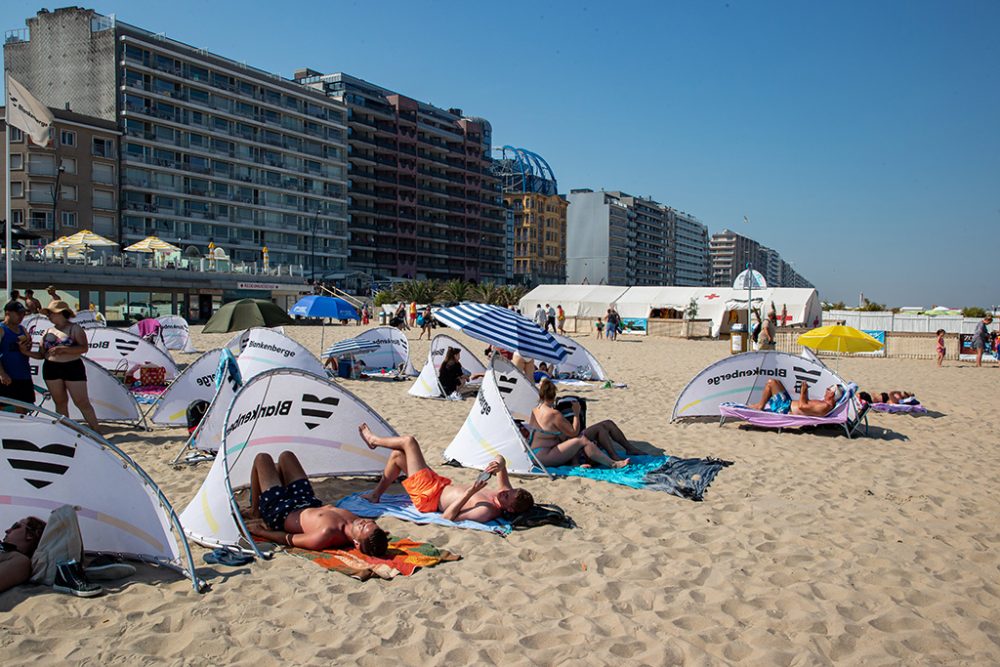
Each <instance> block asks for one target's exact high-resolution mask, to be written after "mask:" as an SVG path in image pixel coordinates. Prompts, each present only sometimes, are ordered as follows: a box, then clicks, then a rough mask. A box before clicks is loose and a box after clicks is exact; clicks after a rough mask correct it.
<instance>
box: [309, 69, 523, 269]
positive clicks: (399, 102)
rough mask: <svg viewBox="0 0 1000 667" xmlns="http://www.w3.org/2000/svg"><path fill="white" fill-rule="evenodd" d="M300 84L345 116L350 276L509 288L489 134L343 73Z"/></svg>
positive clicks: (313, 75)
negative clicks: (499, 284) (361, 274)
mask: <svg viewBox="0 0 1000 667" xmlns="http://www.w3.org/2000/svg"><path fill="white" fill-rule="evenodd" d="M295 78H296V80H297V81H298V82H299V83H301V84H303V85H305V86H308V87H311V88H314V89H316V90H317V91H318V92H321V93H322V94H324V95H326V96H328V97H329V98H330V99H332V100H336V101H337V102H338V103H343V104H344V105H346V107H347V109H348V126H349V137H348V144H349V154H348V160H349V163H350V182H349V195H350V204H349V212H350V224H349V231H350V242H349V255H350V256H349V259H348V266H349V268H350V269H351V270H354V271H365V272H367V273H370V274H371V275H372V276H373V277H374V278H376V279H384V278H393V277H405V278H432V279H438V280H448V279H453V278H460V279H463V280H472V281H493V282H505V281H506V277H507V271H506V247H507V220H506V215H505V213H504V211H503V208H502V205H501V201H500V192H499V184H498V180H497V178H496V177H495V176H493V174H492V173H491V169H490V165H491V156H490V151H491V144H492V129H491V127H490V124H489V122H488V121H486V120H485V119H482V118H469V117H466V116H464V115H463V114H462V111H461V110H460V109H448V110H445V109H440V108H438V107H435V106H433V105H430V104H427V103H425V102H420V101H417V100H414V99H412V98H409V97H406V96H404V95H400V94H399V93H396V92H393V91H391V90H388V89H385V88H382V87H380V86H376V85H374V84H371V83H369V82H367V81H364V80H362V79H358V78H356V77H352V76H349V75H347V74H343V73H335V74H327V75H324V74H321V73H319V72H316V71H315V70H309V69H303V70H299V71H298V72H296V75H295Z"/></svg>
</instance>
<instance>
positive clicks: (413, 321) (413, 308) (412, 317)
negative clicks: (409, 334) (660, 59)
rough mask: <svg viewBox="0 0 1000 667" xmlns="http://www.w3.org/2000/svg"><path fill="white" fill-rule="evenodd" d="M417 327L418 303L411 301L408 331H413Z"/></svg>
mask: <svg viewBox="0 0 1000 667" xmlns="http://www.w3.org/2000/svg"><path fill="white" fill-rule="evenodd" d="M415 326H417V302H416V301H411V302H410V326H409V327H407V328H408V329H412V328H413V327H415Z"/></svg>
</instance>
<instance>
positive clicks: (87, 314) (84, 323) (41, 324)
mask: <svg viewBox="0 0 1000 667" xmlns="http://www.w3.org/2000/svg"><path fill="white" fill-rule="evenodd" d="M72 321H73V322H76V323H78V324H79V325H80V326H81V327H83V328H84V329H86V330H88V331H89V330H90V329H104V328H107V326H108V324H107V322H105V321H104V320H103V319H97V316H96V315H95V314H94V313H93V312H92V311H89V310H84V311H80V312H79V313H77V314H76V316H74V317H73V318H72ZM21 326H23V327H24V328H25V329H26V330H27V331H28V335H30V336H31V340H32V342H33V343H35V344H38V343H40V342H42V336H44V335H45V332H46V330H48V329H51V328H52V326H53V324H52V320H50V319H49V318H47V317H45V315H42V314H41V313H36V314H35V315H28V316H27V317H25V318H24V320H23V321H22V322H21Z"/></svg>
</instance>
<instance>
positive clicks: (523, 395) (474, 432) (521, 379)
mask: <svg viewBox="0 0 1000 667" xmlns="http://www.w3.org/2000/svg"><path fill="white" fill-rule="evenodd" d="M537 404H538V394H537V392H536V391H535V389H534V386H533V385H532V384H531V383H530V382H529V381H528V379H527V378H526V377H525V376H524V375H523V374H522V373H521V372H520V371H518V370H517V369H516V368H514V366H513V365H511V364H510V362H508V361H507V360H506V359H504V358H503V357H501V356H500V355H498V354H495V355H493V358H492V359H491V360H490V368H489V369H487V371H486V375H485V376H484V377H483V385H482V387H480V389H479V393H478V394H477V395H476V400H475V403H473V405H472V410H470V411H469V416H468V417H466V419H465V423H464V424H462V428H461V429H460V430H459V432H458V434H457V435H456V436H455V438H454V439H453V440H452V441H451V444H450V445H448V448H447V449H445V451H444V454H443V458H444V460H445V461H446V462H456V463H458V464H459V465H461V466H463V467H465V468H477V469H479V470H482V469H483V468H485V467H486V466H487V465H488V464H489V462H490V461H492V460H493V458H494V457H495V456H496V455H497V454H503V456H504V458H505V459H507V470H508V471H509V472H511V473H512V474H516V475H537V474H545V473H546V471H545V466H543V465H542V464H541V463H539V462H538V461H537V459H535V456H534V454H532V452H531V449H530V448H529V447H528V443H527V441H526V440H525V439H524V436H523V435H521V430H520V429H519V428H518V425H517V423H516V422H515V421H514V419H515V417H517V418H518V419H522V420H524V419H527V417H528V416H529V415H530V413H531V410H532V409H533V408H534V407H535V405H537Z"/></svg>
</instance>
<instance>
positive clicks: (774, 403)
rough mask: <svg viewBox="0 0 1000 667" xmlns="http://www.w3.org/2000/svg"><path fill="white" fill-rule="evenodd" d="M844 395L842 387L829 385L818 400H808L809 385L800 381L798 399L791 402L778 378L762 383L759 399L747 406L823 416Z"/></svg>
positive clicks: (762, 409) (779, 411) (783, 413)
mask: <svg viewBox="0 0 1000 667" xmlns="http://www.w3.org/2000/svg"><path fill="white" fill-rule="evenodd" d="M843 395H844V388H843V387H842V386H840V385H839V384H834V385H830V386H829V387H827V388H826V392H825V393H824V394H823V398H822V399H820V400H815V399H814V400H809V385H808V384H807V383H805V382H803V383H802V393H801V394H799V400H797V401H795V402H794V403H793V402H792V397H791V396H789V394H788V390H787V389H785V385H783V384H781V382H780V381H779V380H774V379H772V380H768V381H767V384H766V385H764V393H763V394H762V395H761V397H760V401H759V402H758V403H757V404H755V405H748V406H747V407H748V408H751V409H753V410H760V411H762V412H776V413H778V414H782V415H787V414H788V413H789V412H791V413H792V414H793V415H808V416H810V417H825V416H826V415H828V414H829V413H830V411H831V410H833V406H835V405H836V404H837V401H839V400H840V399H841V397H842V396H843Z"/></svg>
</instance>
